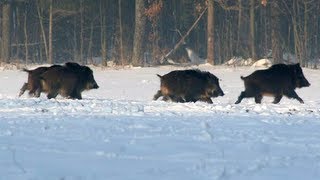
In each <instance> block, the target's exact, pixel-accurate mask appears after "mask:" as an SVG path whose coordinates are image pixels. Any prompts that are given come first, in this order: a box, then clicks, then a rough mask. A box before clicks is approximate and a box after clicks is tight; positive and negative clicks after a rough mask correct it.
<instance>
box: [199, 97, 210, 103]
mask: <svg viewBox="0 0 320 180" xmlns="http://www.w3.org/2000/svg"><path fill="white" fill-rule="evenodd" d="M200 101H203V102H206V103H209V104H212V103H213V102H212V100H211V98H210V97H201V98H200Z"/></svg>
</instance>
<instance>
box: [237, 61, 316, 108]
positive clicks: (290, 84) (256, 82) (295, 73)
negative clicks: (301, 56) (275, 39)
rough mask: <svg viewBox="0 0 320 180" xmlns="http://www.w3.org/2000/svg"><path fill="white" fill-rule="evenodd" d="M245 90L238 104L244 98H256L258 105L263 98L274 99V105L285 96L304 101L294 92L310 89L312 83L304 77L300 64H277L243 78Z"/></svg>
mask: <svg viewBox="0 0 320 180" xmlns="http://www.w3.org/2000/svg"><path fill="white" fill-rule="evenodd" d="M241 79H242V80H243V81H244V86H245V90H244V91H242V92H241V94H240V96H239V97H238V100H237V101H236V102H235V103H236V104H238V103H240V102H241V100H242V99H243V98H250V97H254V99H255V102H256V103H261V100H262V98H263V96H266V95H269V96H273V97H274V101H273V103H275V104H276V103H279V102H280V100H281V98H282V97H283V96H287V97H288V98H294V99H297V100H298V101H299V102H300V103H303V100H302V99H301V98H300V97H299V96H298V95H297V93H296V92H295V91H294V90H295V89H296V88H301V87H308V86H310V83H309V82H308V80H307V79H306V78H305V77H304V75H303V72H302V69H301V67H300V64H294V65H285V64H275V65H273V66H271V67H270V68H269V69H265V70H257V71H255V72H253V73H252V74H250V75H249V76H247V77H242V76H241Z"/></svg>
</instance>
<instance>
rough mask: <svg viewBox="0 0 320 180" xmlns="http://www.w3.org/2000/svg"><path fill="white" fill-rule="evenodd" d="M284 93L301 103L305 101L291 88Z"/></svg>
mask: <svg viewBox="0 0 320 180" xmlns="http://www.w3.org/2000/svg"><path fill="white" fill-rule="evenodd" d="M284 95H286V96H287V97H288V98H293V99H296V100H298V101H299V102H300V103H304V102H303V100H302V99H301V98H300V97H299V96H298V94H297V93H296V92H295V91H294V90H289V91H288V92H286V93H285V94H284Z"/></svg>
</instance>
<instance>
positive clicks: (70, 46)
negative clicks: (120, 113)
mask: <svg viewBox="0 0 320 180" xmlns="http://www.w3.org/2000/svg"><path fill="white" fill-rule="evenodd" d="M185 47H188V48H190V49H192V50H193V51H194V52H196V53H197V54H198V55H199V56H200V57H201V58H207V60H208V62H209V63H211V64H222V63H224V62H225V61H227V60H229V59H230V58H232V57H242V58H252V59H253V60H257V59H260V58H269V59H272V60H273V61H274V63H277V62H288V61H289V62H292V61H293V59H294V60H296V61H298V62H300V63H301V65H302V66H308V67H317V65H318V64H320V62H319V59H320V0H77V1H74V0H0V50H1V51H0V57H1V58H0V60H1V63H40V64H41V63H50V64H52V63H63V62H66V61H75V62H79V63H81V64H91V63H95V64H101V65H109V63H108V62H113V63H115V64H117V65H128V64H132V65H134V66H144V65H159V64H163V63H165V62H166V59H172V60H173V61H175V62H177V63H184V62H188V61H189V59H188V56H187V53H186V49H185ZM287 54H290V55H291V56H286V55H287Z"/></svg>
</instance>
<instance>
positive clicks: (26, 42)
mask: <svg viewBox="0 0 320 180" xmlns="http://www.w3.org/2000/svg"><path fill="white" fill-rule="evenodd" d="M27 13H28V11H27V8H26V9H25V12H24V48H25V63H26V64H28V57H29V51H28V50H29V49H28V31H27Z"/></svg>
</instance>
